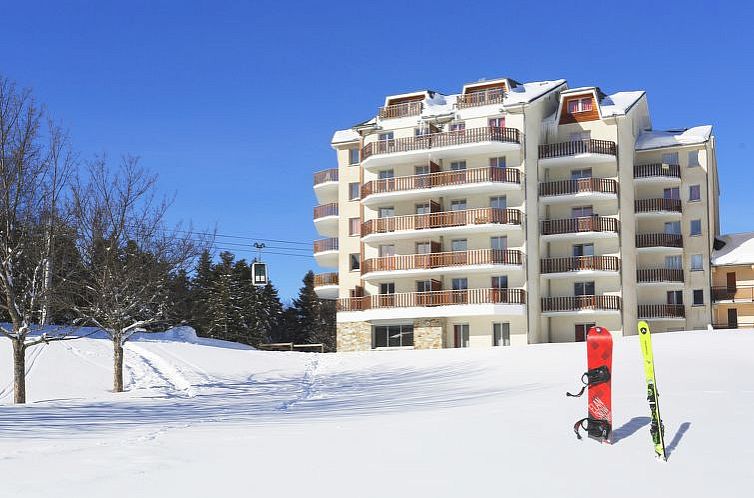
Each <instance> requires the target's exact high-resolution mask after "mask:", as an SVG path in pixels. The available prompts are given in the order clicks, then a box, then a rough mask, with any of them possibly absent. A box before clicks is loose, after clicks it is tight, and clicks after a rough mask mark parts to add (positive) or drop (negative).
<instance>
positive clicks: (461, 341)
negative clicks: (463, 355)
mask: <svg viewBox="0 0 754 498" xmlns="http://www.w3.org/2000/svg"><path fill="white" fill-rule="evenodd" d="M453 339H454V342H455V346H456V347H457V348H467V347H469V324H468V323H459V324H456V325H453Z"/></svg>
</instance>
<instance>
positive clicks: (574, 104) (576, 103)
mask: <svg viewBox="0 0 754 498" xmlns="http://www.w3.org/2000/svg"><path fill="white" fill-rule="evenodd" d="M592 109H593V107H592V98H591V97H584V98H581V99H573V100H569V101H568V113H569V114H576V113H577V112H589V111H591V110H592Z"/></svg>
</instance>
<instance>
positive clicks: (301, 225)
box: [0, 0, 754, 298]
mask: <svg viewBox="0 0 754 498" xmlns="http://www.w3.org/2000/svg"><path fill="white" fill-rule="evenodd" d="M721 4H722V5H721ZM753 14H754V12H752V7H751V5H750V3H749V2H744V1H731V2H712V1H710V2H694V1H652V2H642V1H633V2H609V1H601V2H574V1H572V2H567V6H566V3H564V2H562V1H561V2H546V1H538V2H501V1H499V0H497V1H490V2H443V1H434V2H424V1H414V2H410V3H408V2H407V3H402V2H400V3H399V2H343V1H335V0H332V1H328V2H309V3H306V4H304V3H303V2H286V1H276V2H262V1H255V2H239V1H236V2H223V1H206V2H205V1H201V2H200V1H175V2H165V1H162V2H160V1H143V0H130V1H129V2H97V1H89V2H83V1H78V2H77V1H70V2H53V1H49V2H38V1H33V0H26V1H24V2H6V3H5V5H3V8H2V14H1V15H0V40H1V41H2V47H3V50H2V56H0V73H2V74H4V75H5V76H7V77H10V78H11V79H14V80H16V81H17V82H18V83H19V84H20V85H22V86H29V87H31V88H33V90H34V92H35V93H36V95H37V96H38V98H39V99H40V100H41V101H43V102H45V103H46V104H47V106H48V108H49V110H50V111H51V113H52V114H53V115H54V116H55V117H57V118H58V119H59V120H61V121H62V122H63V123H64V125H65V126H66V127H67V128H68V129H69V130H70V133H71V136H72V139H73V142H74V145H75V147H76V148H77V150H79V151H80V154H81V157H82V158H83V159H86V158H91V157H93V156H94V155H95V154H99V153H103V152H106V153H107V154H108V155H109V156H111V157H113V158H117V157H118V156H120V155H121V154H126V153H131V154H135V155H139V156H141V158H142V161H143V164H144V165H145V166H147V167H149V168H150V169H152V170H154V171H156V172H157V173H159V175H160V186H161V188H162V189H163V190H164V191H165V192H166V193H168V194H171V195H172V194H173V193H175V194H176V201H175V204H174V207H173V210H172V216H173V218H174V219H175V220H179V219H183V220H192V221H193V223H194V225H195V226H196V227H204V228H212V227H214V226H217V230H218V232H219V233H222V234H231V235H238V236H244V237H258V238H266V239H282V240H287V241H297V242H301V243H304V244H308V243H309V242H310V241H311V240H313V239H315V238H318V236H317V234H316V232H315V230H314V227H313V225H312V206H313V205H314V204H315V203H316V200H315V198H314V194H313V192H312V189H311V185H312V173H313V172H314V171H317V170H321V169H326V168H330V167H333V166H334V165H335V156H334V152H333V151H332V149H331V148H330V146H329V139H330V137H331V134H332V131H333V130H334V129H338V128H346V127H348V126H350V125H351V124H353V123H356V122H358V121H361V120H363V119H366V118H368V117H370V116H371V115H373V114H374V113H375V112H376V109H377V107H378V106H379V105H380V104H381V102H382V101H383V98H384V96H385V95H387V94H393V93H402V92H406V91H411V90H416V89H423V88H430V89H434V90H438V91H440V92H444V93H454V92H457V91H458V90H460V88H461V86H462V85H463V84H464V83H465V82H469V81H475V80H477V79H479V78H493V77H498V76H509V77H512V78H514V79H517V80H519V81H535V80H545V79H556V78H565V79H567V80H568V82H569V84H570V85H571V86H581V85H598V86H600V87H601V88H602V89H603V90H604V91H605V92H607V93H612V92H616V91H621V90H639V89H641V90H646V91H647V92H648V98H649V103H650V108H651V113H652V118H653V124H654V127H655V128H656V129H662V128H670V127H682V126H694V125H699V124H706V123H710V124H712V125H714V127H715V134H716V136H717V141H718V142H717V144H718V164H719V171H720V178H721V187H722V189H721V190H722V192H721V197H722V203H721V204H722V228H723V231H725V232H733V231H746V230H754V208H752V202H751V198H750V197H749V195H751V191H752V187H754V181H752V178H751V173H750V171H751V169H752V165H754V161H752V160H751V155H752V154H753V153H754V139H753V137H754V127H753V126H752V124H751V123H752V116H753V115H754V96H753V95H752V88H754V83H753V82H752V76H753V75H754V35H752V25H754V15H753ZM734 213H737V214H736V215H734ZM742 213H744V214H746V216H742V215H741V214H742ZM223 240H226V241H227V242H228V244H224V245H225V247H230V248H233V249H237V250H239V251H238V252H237V253H238V254H239V255H241V256H245V257H251V256H253V253H251V252H242V251H243V250H244V249H243V248H242V247H239V246H235V245H229V242H230V241H233V242H234V243H236V244H238V243H249V244H251V243H252V241H250V240H249V241H247V240H244V239H223ZM268 245H276V246H279V247H297V248H300V249H304V250H302V251H294V252H296V253H300V254H302V255H304V256H300V257H288V256H281V255H273V254H270V255H268V256H267V257H266V259H267V261H268V262H269V263H270V272H271V277H272V278H273V280H274V282H275V283H276V285H277V286H278V287H279V288H280V290H281V295H282V296H283V297H284V298H290V297H293V296H295V294H296V292H297V289H298V287H299V284H300V279H301V277H302V276H303V274H304V273H305V272H306V271H307V270H308V269H310V268H312V269H315V271H316V265H315V263H314V260H313V259H312V258H311V257H309V256H310V254H311V253H310V252H309V248H310V246H308V245H288V244H286V245H282V244H274V243H268ZM279 251H280V252H292V251H290V250H279Z"/></svg>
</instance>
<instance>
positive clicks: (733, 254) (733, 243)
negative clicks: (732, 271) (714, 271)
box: [712, 232, 754, 265]
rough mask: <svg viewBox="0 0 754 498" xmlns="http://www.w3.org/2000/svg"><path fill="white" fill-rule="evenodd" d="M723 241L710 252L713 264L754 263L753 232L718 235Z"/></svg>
mask: <svg viewBox="0 0 754 498" xmlns="http://www.w3.org/2000/svg"><path fill="white" fill-rule="evenodd" d="M718 238H719V239H720V240H722V241H723V242H725V246H724V247H723V248H722V249H720V250H719V251H713V252H712V264H713V265H754V232H743V233H732V234H729V235H722V236H720V237H718Z"/></svg>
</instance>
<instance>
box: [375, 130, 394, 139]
mask: <svg viewBox="0 0 754 498" xmlns="http://www.w3.org/2000/svg"><path fill="white" fill-rule="evenodd" d="M377 138H378V139H379V140H380V142H384V141H386V140H392V139H393V132H392V131H386V132H385V133H380V134H379V135H378V136H377Z"/></svg>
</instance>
